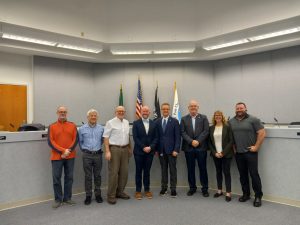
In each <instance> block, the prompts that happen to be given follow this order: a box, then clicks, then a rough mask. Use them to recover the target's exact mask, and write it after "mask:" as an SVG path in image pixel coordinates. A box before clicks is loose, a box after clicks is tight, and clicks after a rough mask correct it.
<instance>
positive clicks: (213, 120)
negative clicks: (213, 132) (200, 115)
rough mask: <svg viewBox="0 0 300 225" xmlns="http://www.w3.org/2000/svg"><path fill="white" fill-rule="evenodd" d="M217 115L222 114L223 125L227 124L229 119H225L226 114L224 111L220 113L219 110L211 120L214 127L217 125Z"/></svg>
mask: <svg viewBox="0 0 300 225" xmlns="http://www.w3.org/2000/svg"><path fill="white" fill-rule="evenodd" d="M216 114H221V116H222V123H223V124H227V119H226V118H225V116H224V113H223V112H222V111H220V110H217V111H215V112H214V115H213V117H212V120H211V121H212V124H213V125H216V124H217V123H216V120H215V116H216Z"/></svg>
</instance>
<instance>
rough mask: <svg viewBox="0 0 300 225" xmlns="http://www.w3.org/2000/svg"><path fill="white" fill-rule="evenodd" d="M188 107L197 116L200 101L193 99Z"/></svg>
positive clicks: (191, 113)
mask: <svg viewBox="0 0 300 225" xmlns="http://www.w3.org/2000/svg"><path fill="white" fill-rule="evenodd" d="M188 109H189V112H190V115H191V116H196V115H197V114H198V109H199V103H198V102H197V101H196V100H191V101H190V102H189V106H188Z"/></svg>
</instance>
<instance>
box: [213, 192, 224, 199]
mask: <svg viewBox="0 0 300 225" xmlns="http://www.w3.org/2000/svg"><path fill="white" fill-rule="evenodd" d="M221 195H223V193H222V192H221V193H218V192H217V193H216V194H214V198H218V197H220V196H221Z"/></svg>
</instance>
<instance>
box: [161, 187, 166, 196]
mask: <svg viewBox="0 0 300 225" xmlns="http://www.w3.org/2000/svg"><path fill="white" fill-rule="evenodd" d="M166 194H167V189H164V188H163V189H161V191H160V192H159V195H160V196H164V195H166Z"/></svg>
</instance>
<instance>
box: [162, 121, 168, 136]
mask: <svg viewBox="0 0 300 225" xmlns="http://www.w3.org/2000/svg"><path fill="white" fill-rule="evenodd" d="M166 127H167V120H166V119H164V122H163V125H162V128H163V132H164V133H165V130H166Z"/></svg>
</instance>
